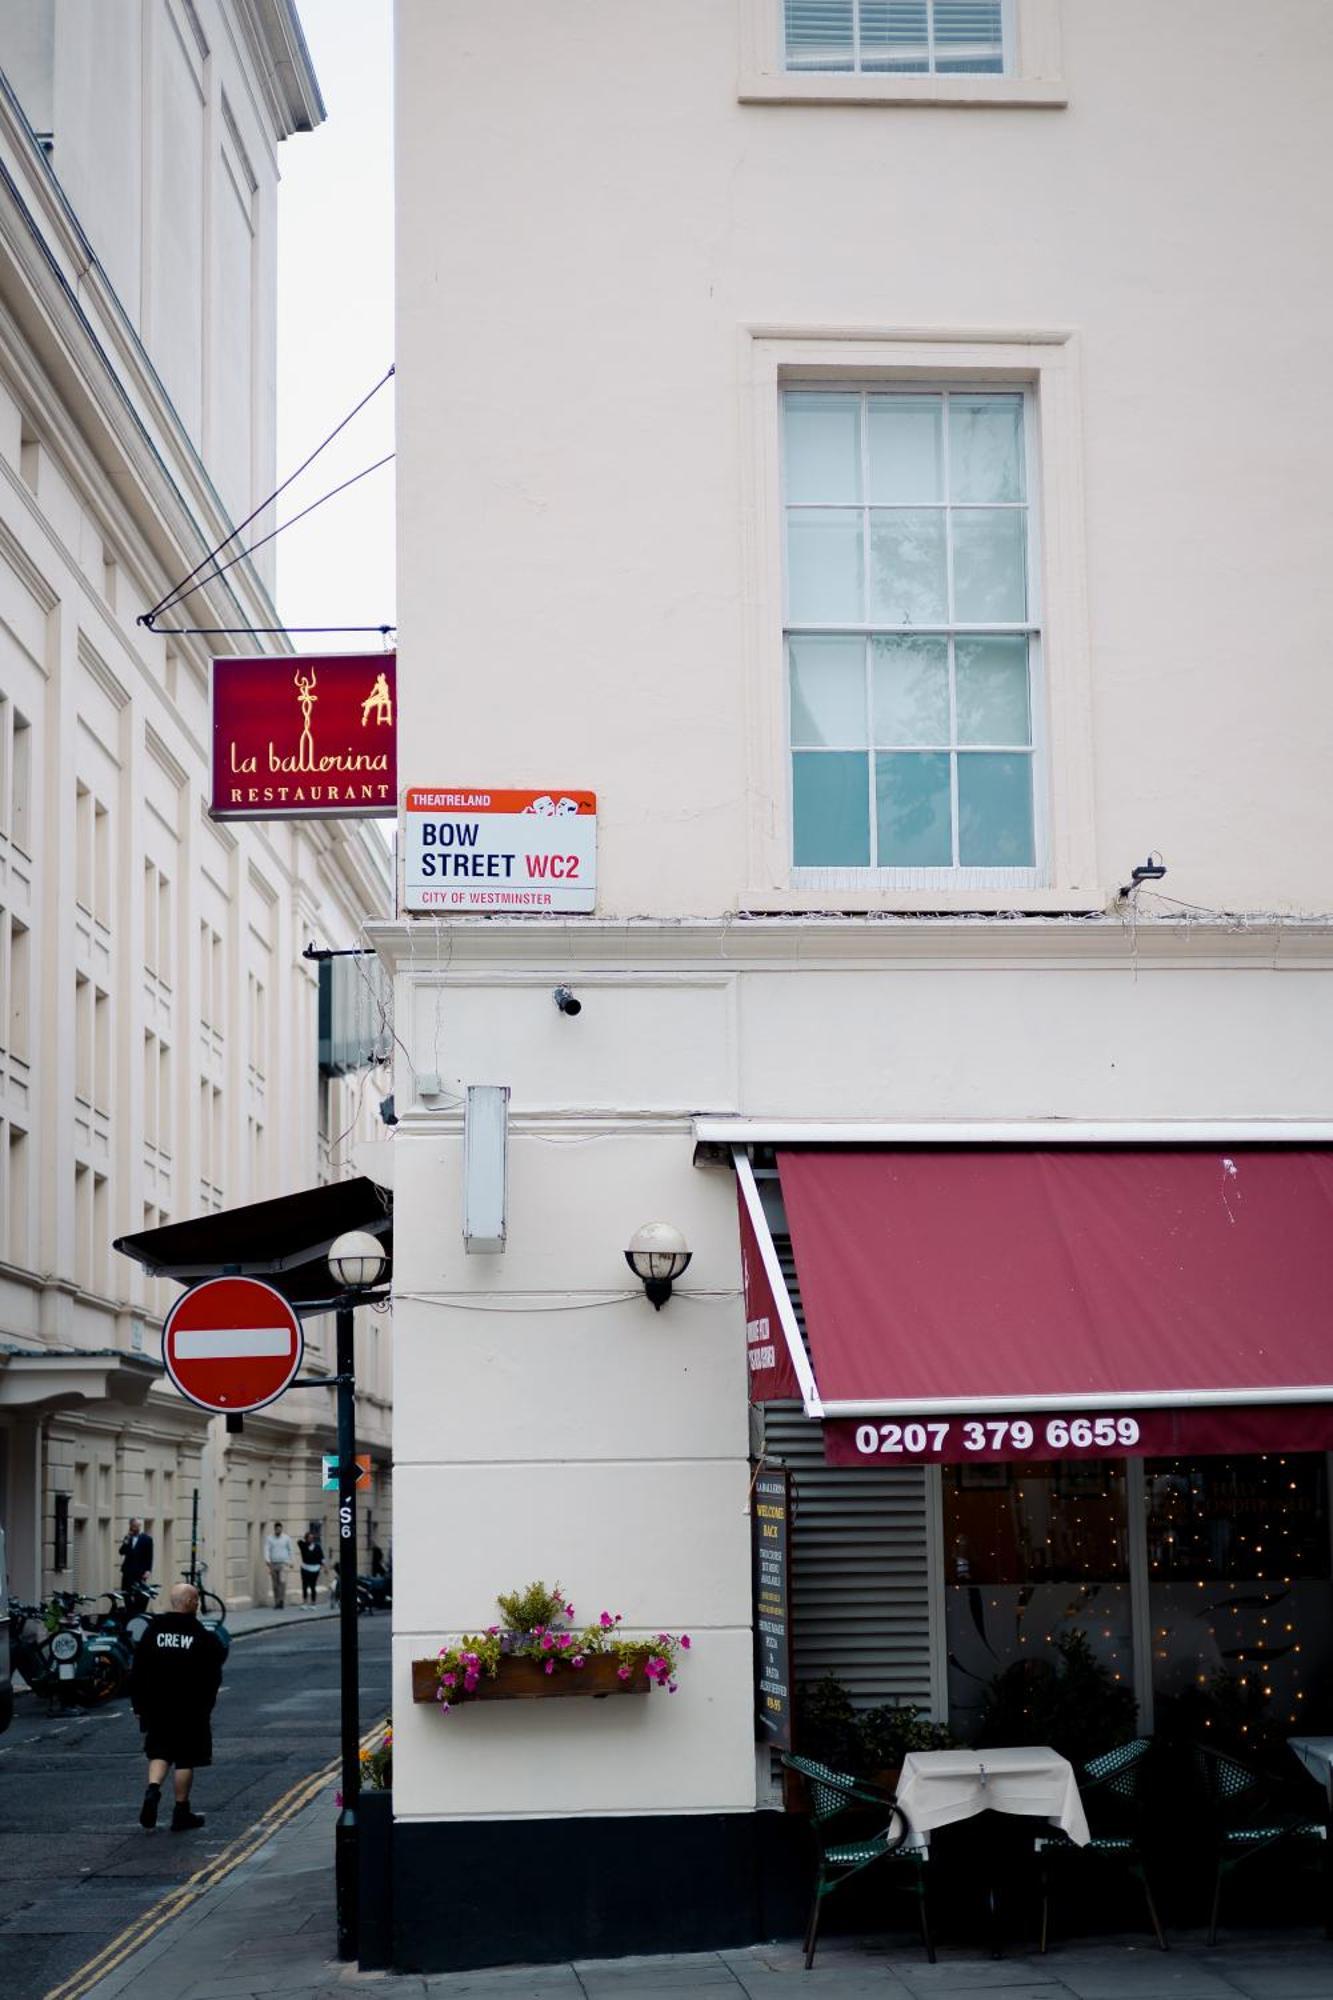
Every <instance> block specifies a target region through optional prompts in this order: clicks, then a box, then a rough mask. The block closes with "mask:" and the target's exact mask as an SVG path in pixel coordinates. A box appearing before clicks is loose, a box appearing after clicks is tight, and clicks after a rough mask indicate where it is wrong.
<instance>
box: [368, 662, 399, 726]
mask: <svg viewBox="0 0 1333 2000" xmlns="http://www.w3.org/2000/svg"><path fill="white" fill-rule="evenodd" d="M372 710H373V711H374V718H375V721H376V723H377V724H378V723H392V721H393V696H392V695H391V694H390V693H389V683H388V681H387V680H386V678H385V676H384V675H383V674H382V673H381V674H379V675H377V676H376V680H375V685H374V687H373V688H372V689H371V690H370V693H369V694H368V695H367V696H366V698H365V700H364V701H363V702H362V704H361V727H362V728H363V729H364V728H365V726H366V724H367V723H368V722H369V721H370V719H371V712H372Z"/></svg>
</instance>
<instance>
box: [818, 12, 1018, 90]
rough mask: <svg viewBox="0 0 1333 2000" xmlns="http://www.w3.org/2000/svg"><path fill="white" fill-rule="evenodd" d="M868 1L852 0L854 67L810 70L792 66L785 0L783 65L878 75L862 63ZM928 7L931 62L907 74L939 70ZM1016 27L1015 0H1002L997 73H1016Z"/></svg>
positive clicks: (820, 73)
mask: <svg viewBox="0 0 1333 2000" xmlns="http://www.w3.org/2000/svg"><path fill="white" fill-rule="evenodd" d="M864 4H865V0H852V48H853V52H854V53H853V61H852V67H851V69H850V71H848V70H843V69H837V70H818V69H816V70H809V69H803V68H801V67H800V66H799V65H796V66H793V67H788V64H787V24H786V4H785V0H782V5H781V6H780V9H779V13H780V17H781V28H782V61H783V67H784V69H787V72H788V74H789V75H794V76H812V75H813V76H848V75H851V76H866V75H869V76H875V75H878V74H879V72H878V71H876V70H873V69H872V70H868V71H867V70H863V69H862V67H861V9H862V7H863V5H864ZM925 8H926V46H927V49H928V51H929V56H930V60H929V61H928V62H927V65H926V67H925V69H923V70H908V71H905V72H903V74H906V75H909V76H935V75H937V74H938V72H937V70H936V68H935V62H934V55H935V0H925ZM1015 28H1016V22H1015V0H1000V69H999V71H998V72H997V74H999V75H1002V76H1009V75H1012V73H1013V67H1014V46H1015V43H1014V36H1015Z"/></svg>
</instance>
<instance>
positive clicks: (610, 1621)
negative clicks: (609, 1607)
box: [601, 1611, 616, 1632]
mask: <svg viewBox="0 0 1333 2000" xmlns="http://www.w3.org/2000/svg"><path fill="white" fill-rule="evenodd" d="M615 1622H616V1621H615V1619H614V1618H613V1617H612V1616H611V1613H610V1612H609V1611H604V1612H603V1613H602V1617H601V1626H602V1630H603V1631H604V1632H605V1631H607V1630H609V1628H610V1627H611V1626H612V1625H614V1624H615Z"/></svg>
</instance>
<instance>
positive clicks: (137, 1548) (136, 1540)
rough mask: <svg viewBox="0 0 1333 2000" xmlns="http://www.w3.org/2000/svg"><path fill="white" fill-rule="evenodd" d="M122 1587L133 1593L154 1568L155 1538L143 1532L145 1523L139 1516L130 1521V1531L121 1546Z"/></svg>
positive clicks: (134, 1516)
mask: <svg viewBox="0 0 1333 2000" xmlns="http://www.w3.org/2000/svg"><path fill="white" fill-rule="evenodd" d="M119 1555H120V1587H121V1589H122V1590H124V1591H131V1590H133V1589H134V1588H135V1586H136V1585H137V1584H140V1583H142V1582H143V1580H144V1578H145V1577H146V1576H147V1574H148V1572H149V1570H150V1569H151V1568H152V1567H153V1538H152V1536H151V1535H146V1534H145V1533H144V1531H143V1522H142V1521H141V1520H140V1519H139V1516H138V1515H137V1514H135V1515H133V1516H132V1517H131V1520H130V1531H129V1533H128V1534H127V1535H126V1537H125V1539H124V1541H123V1542H122V1543H121V1545H120V1549H119Z"/></svg>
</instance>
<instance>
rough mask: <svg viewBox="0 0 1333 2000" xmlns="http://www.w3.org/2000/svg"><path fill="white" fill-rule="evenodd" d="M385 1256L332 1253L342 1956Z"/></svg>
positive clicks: (377, 1250) (350, 1919)
mask: <svg viewBox="0 0 1333 2000" xmlns="http://www.w3.org/2000/svg"><path fill="white" fill-rule="evenodd" d="M385 1262H386V1259H385V1255H384V1252H383V1250H382V1249H381V1247H380V1245H379V1243H378V1241H377V1240H376V1238H375V1237H373V1236H371V1235H370V1234H369V1232H368V1231H366V1230H364V1229H349V1230H348V1231H347V1232H346V1234H345V1235H342V1236H339V1237H338V1238H337V1240H336V1241H335V1242H334V1243H333V1245H332V1246H331V1248H330V1250H329V1270H330V1271H331V1272H332V1273H333V1282H334V1283H335V1285H337V1287H338V1297H337V1301H336V1311H337V1316H338V1372H337V1374H336V1376H335V1377H334V1380H335V1382H336V1384H337V1388H338V1629H339V1638H340V1652H341V1666H342V1706H341V1718H340V1739H341V1747H342V1801H343V1802H342V1811H341V1812H340V1813H339V1815H338V1824H337V1828H336V1830H335V1832H334V1849H333V1864H334V1886H335V1895H336V1901H337V1912H338V1956H339V1958H344V1959H347V1958H355V1957H356V1955H357V1945H358V1933H359V1921H358V1910H357V1870H358V1859H357V1817H356V1813H357V1806H358V1804H359V1802H360V1797H361V1756H360V1741H361V1718H360V1704H359V1694H360V1687H359V1673H360V1657H359V1654H360V1649H359V1647H358V1644H357V1629H356V1481H357V1463H356V1351H355V1345H354V1338H353V1336H354V1333H355V1328H356V1309H357V1306H358V1305H360V1304H361V1303H362V1302H363V1300H364V1299H365V1297H366V1295H367V1293H368V1292H370V1291H371V1290H372V1289H373V1287H374V1286H375V1285H376V1284H377V1283H378V1282H379V1280H380V1278H381V1277H382V1276H383V1273H384V1266H385Z"/></svg>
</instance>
